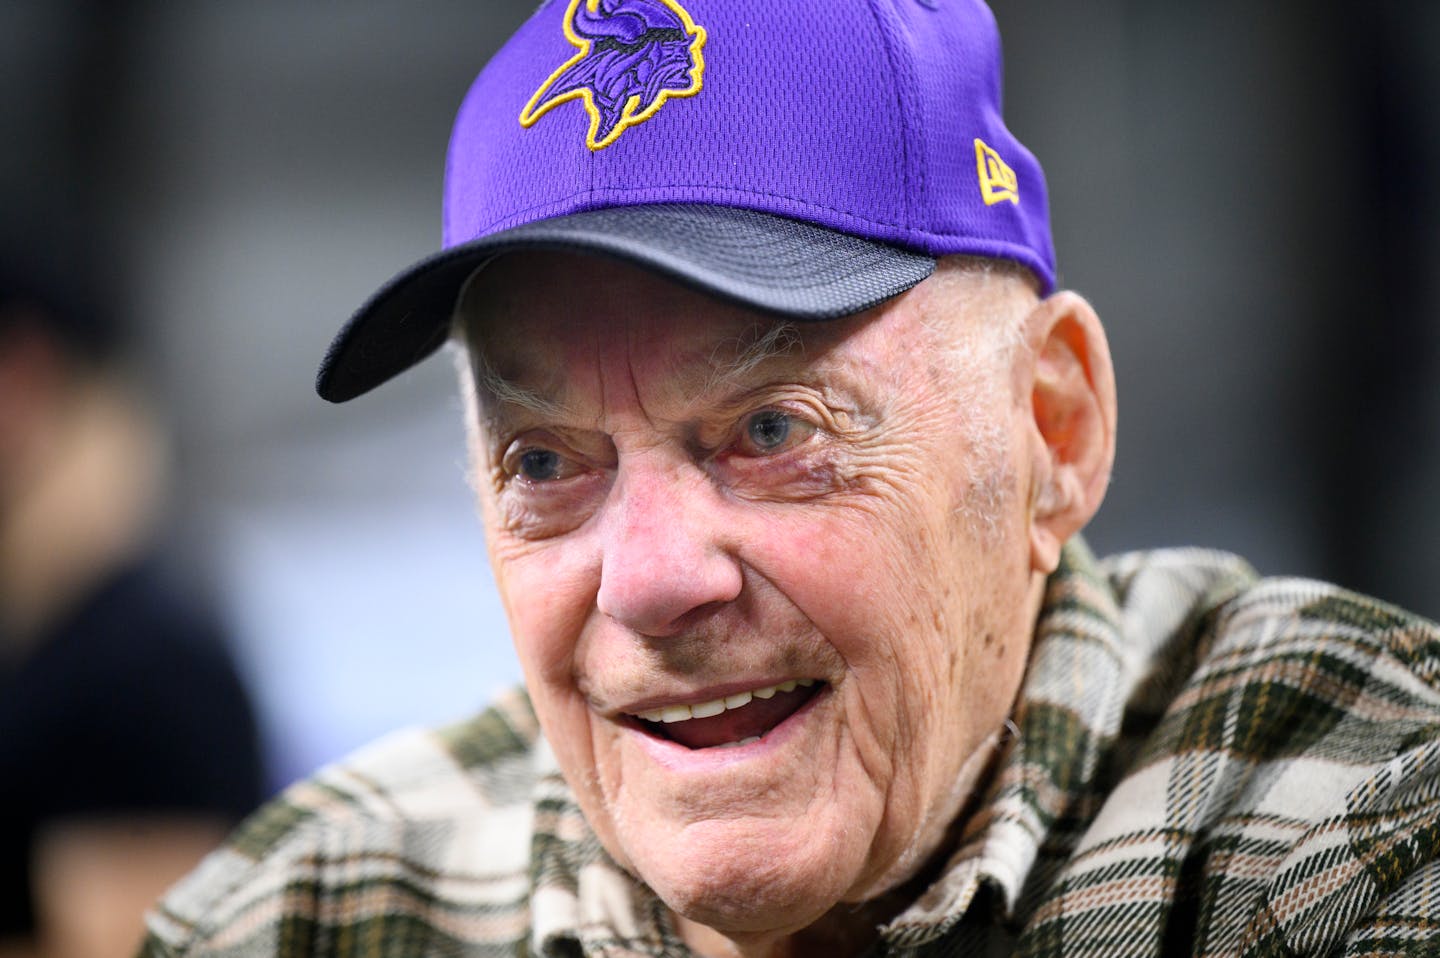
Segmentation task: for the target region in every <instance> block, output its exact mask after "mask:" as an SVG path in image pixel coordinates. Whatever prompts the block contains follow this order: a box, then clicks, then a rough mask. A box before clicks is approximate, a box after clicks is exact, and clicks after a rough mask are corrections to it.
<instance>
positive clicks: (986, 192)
mask: <svg viewBox="0 0 1440 958" xmlns="http://www.w3.org/2000/svg"><path fill="white" fill-rule="evenodd" d="M975 168H976V170H977V171H978V173H979V175H980V196H981V198H982V199H984V200H985V205H986V206H994V205H995V204H996V203H1001V202H1004V201H1005V200H1009V201H1010V202H1011V203H1014V204H1016V205H1017V206H1018V205H1019V204H1020V193H1019V189H1020V184H1019V182H1018V181H1017V180H1016V179H1015V171H1014V170H1012V169H1010V167H1009V166H1007V165H1006V163H1005V161H1004V160H1002V159H1000V154H999V153H996V152H995V151H994V150H992V149H990V147H988V146H986V145H985V141H984V140H982V139H980V138H979V137H976V138H975Z"/></svg>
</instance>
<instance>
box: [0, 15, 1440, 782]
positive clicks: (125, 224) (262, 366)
mask: <svg viewBox="0 0 1440 958" xmlns="http://www.w3.org/2000/svg"><path fill="white" fill-rule="evenodd" d="M534 6H535V4H534V0H468V2H445V0H429V2H426V3H424V4H416V3H413V2H400V0H367V2H358V3H346V4H333V3H319V2H296V0H246V2H244V3H240V2H218V0H217V2H209V3H203V4H199V3H193V4H192V3H186V4H182V3H178V2H158V0H0V141H3V144H4V147H3V149H0V190H3V194H0V210H3V216H4V217H5V219H6V221H7V223H6V225H7V227H12V228H15V229H18V230H19V231H20V232H22V233H28V234H29V235H32V236H35V237H37V240H38V238H41V237H49V236H50V235H59V236H61V237H62V238H69V239H71V240H73V239H74V237H76V236H81V237H84V238H86V240H87V242H88V243H90V244H92V245H93V246H95V247H96V248H98V249H100V250H102V251H103V253H102V255H103V257H104V258H105V260H106V262H108V263H111V264H112V265H114V266H115V267H116V271H117V272H118V274H119V276H120V277H121V281H122V282H121V285H120V287H119V288H118V292H117V293H116V296H115V306H116V309H117V310H120V311H123V312H124V313H125V314H127V315H128V316H129V317H131V319H132V320H133V322H134V323H135V324H137V326H138V328H139V330H140V334H141V343H142V346H143V349H142V351H141V356H142V364H143V378H144V381H145V382H146V383H147V384H148V385H149V386H150V388H151V391H152V393H153V395H154V398H155V400H156V403H157V405H158V407H159V408H160V409H161V410H162V413H163V416H164V418H165V419H166V421H167V424H168V425H169V426H170V427H171V428H172V429H173V435H174V442H173V450H174V458H175V467H176V468H175V473H174V481H173V485H172V493H171V496H170V503H169V505H170V513H169V519H168V521H169V523H170V525H171V527H172V528H171V538H172V540H173V541H175V542H177V543H178V544H179V545H178V547H179V549H180V550H181V553H182V554H183V555H184V556H185V557H186V563H187V565H188V566H189V568H190V569H191V571H192V572H193V573H195V575H196V578H197V580H199V581H203V583H204V585H205V588H206V589H207V591H209V592H210V593H211V594H212V595H213V596H214V597H215V599H216V601H217V603H218V605H219V607H220V609H221V612H222V614H223V616H224V617H225V619H226V621H227V622H228V624H229V628H230V632H231V634H232V637H233V644H234V651H235V653H236V657H237V659H238V664H239V667H240V670H241V673H242V675H243V677H244V678H245V679H246V680H247V681H248V683H249V685H250V687H251V689H252V692H253V695H254V697H255V699H256V704H257V709H258V713H259V717H260V725H261V731H262V734H263V742H264V746H265V754H266V761H267V767H268V776H269V782H270V787H272V788H273V787H275V786H278V785H280V784H282V783H285V782H288V781H290V780H292V779H294V778H295V777H297V776H299V775H302V774H304V773H306V772H308V771H310V770H311V769H313V768H314V767H315V766H316V765H318V764H319V763H322V762H324V761H327V760H329V759H331V758H334V757H336V756H338V755H340V754H342V753H343V752H345V751H348V750H349V749H351V748H353V747H355V746H357V745H359V744H361V743H363V742H365V741H367V740H369V739H372V738H374V737H376V736H377V735H379V734H381V733H383V732H385V731H387V730H389V729H392V728H395V727H397V726H401V725H407V724H413V723H434V722H441V721H445V720H448V719H452V718H456V717H459V716H461V715H463V714H465V713H466V712H468V711H470V710H473V709H475V708H476V707H478V706H480V705H482V704H483V703H484V702H485V701H486V700H487V699H489V698H490V697H491V696H492V695H493V693H494V692H495V691H496V690H497V689H499V688H502V687H504V686H507V685H509V684H511V683H513V682H514V681H516V680H517V678H518V668H517V666H516V665H515V662H514V657H513V653H512V652H511V651H510V648H509V643H508V639H507V637H506V629H505V625H504V622H503V616H502V613H501V609H500V606H499V603H498V600H497V598H496V596H495V594H494V587H493V583H492V581H491V579H490V577H489V573H488V571H487V568H486V561H485V554H484V544H483V541H482V537H481V534H480V530H479V526H478V522H477V521H475V519H474V515H473V508H472V505H471V502H470V496H469V493H468V491H467V489H466V485H465V480H464V451H463V442H462V431H461V424H460V413H459V405H458V402H457V400H456V398H455V396H454V389H453V382H452V372H451V369H450V368H449V365H448V363H446V362H443V361H442V362H433V363H430V364H426V365H425V366H424V367H422V368H421V369H419V370H417V371H415V372H414V373H412V374H410V375H407V376H405V377H403V378H402V379H400V380H398V381H396V382H395V383H393V384H391V385H390V386H388V387H387V388H385V389H383V390H380V391H378V392H376V393H373V394H371V395H368V396H365V397H363V398H361V399H359V400H357V401H355V402H353V403H351V404H348V405H347V406H344V407H332V406H329V405H327V404H325V403H324V402H322V401H320V400H319V399H317V398H316V397H315V396H314V394H313V392H312V387H311V383H312V380H313V374H314V371H315V367H316V365H317V363H318V360H319V358H320V357H321V355H322V354H323V352H324V350H325V347H326V345H327V344H328V342H329V340H330V338H331V336H332V335H333V334H334V332H335V331H336V330H337V329H338V327H339V325H340V324H341V323H342V322H343V320H344V319H345V318H346V317H347V316H348V315H349V313H350V312H351V310H353V309H354V308H355V307H356V306H357V305H358V304H359V303H361V302H362V301H363V300H364V299H365V298H366V296H367V295H368V294H369V293H371V292H372V291H373V290H374V289H375V287H376V286H377V285H378V284H379V283H381V282H382V281H384V280H385V279H387V278H388V277H389V276H390V275H392V274H393V273H394V272H396V271H398V270H399V269H400V268H402V267H404V266H405V265H408V264H409V263H410V262H412V261H413V260H415V259H417V258H419V257H421V256H423V255H425V254H427V253H429V252H431V251H433V250H434V249H435V248H436V247H437V244H438V242H439V204H440V186H441V173H442V165H443V158H444V149H445V144H446V140H447V136H448V132H449V126H450V121H451V118H452V115H453V111H454V109H455V108H456V106H458V104H459V102H460V99H461V97H462V96H463V94H464V92H465V90H466V88H467V86H468V84H469V82H470V80H471V79H472V78H473V76H474V74H475V72H476V71H477V70H478V69H479V67H480V66H481V65H482V64H483V63H484V62H485V61H486V59H487V58H488V57H489V56H490V54H491V53H492V52H493V51H494V50H495V48H496V47H497V46H498V44H499V42H500V40H501V39H502V38H503V36H504V35H505V34H506V33H508V31H509V30H510V29H512V28H513V27H514V26H515V25H517V24H518V23H519V22H520V21H521V20H522V19H523V18H524V17H525V16H527V15H528V14H529V13H530V12H531V10H533V8H534ZM994 9H995V12H996V16H997V18H998V20H999V21H1000V25H1001V31H1002V34H1003V35H1004V36H1005V40H1006V59H1007V112H1008V116H1009V120H1010V125H1011V127H1012V128H1013V129H1014V130H1015V131H1016V132H1017V133H1018V134H1019V135H1020V137H1021V138H1022V140H1024V141H1026V142H1027V143H1028V144H1029V145H1030V146H1031V148H1032V149H1033V150H1034V151H1035V152H1036V153H1037V154H1038V155H1039V156H1040V158H1041V160H1042V162H1043V163H1044V165H1045V167H1046V171H1047V174H1048V178H1049V181H1050V190H1051V202H1052V208H1053V216H1054V229H1055V239H1056V246H1057V250H1058V254H1059V262H1060V268H1061V273H1062V279H1063V282H1064V284H1065V285H1068V286H1071V287H1073V288H1076V289H1078V290H1080V291H1081V292H1082V293H1084V294H1085V295H1086V296H1087V297H1089V298H1090V299H1091V301H1092V302H1093V303H1094V304H1095V305H1096V307H1097V309H1098V311H1099V312H1100V314H1101V316H1102V318H1103V319H1104V320H1105V322H1106V325H1107V328H1108V330H1109V332H1110V335H1111V338H1112V348H1113V351H1114V355H1115V361H1116V365H1117V368H1118V375H1119V385H1120V393H1121V410H1122V412H1121V444H1120V453H1119V460H1118V463H1117V467H1116V472H1115V479H1114V483H1113V486H1112V488H1111V490H1110V496H1109V499H1108V501H1107V504H1106V506H1105V507H1104V509H1103V510H1102V512H1101V516H1100V518H1099V519H1098V520H1097V521H1096V522H1095V523H1094V524H1093V526H1092V528H1091V530H1090V532H1089V533H1088V536H1089V538H1090V541H1091V544H1092V545H1093V546H1094V547H1095V548H1096V549H1097V550H1098V551H1114V550H1118V549H1126V548H1135V547H1143V546H1158V545H1167V544H1177V543H1186V544H1203V545H1208V546H1215V547H1219V548H1224V549H1229V550H1233V551H1236V552H1239V553H1242V554H1244V555H1245V556H1247V557H1248V558H1249V559H1250V560H1251V561H1252V562H1253V563H1254V564H1255V565H1256V566H1257V567H1258V568H1259V569H1260V570H1261V571H1262V572H1266V573H1277V574H1278V573H1295V574H1305V575H1312V576H1319V577H1324V578H1328V579H1334V580H1337V581H1340V582H1342V583H1344V584H1346V585H1350V586H1353V587H1356V588H1359V589H1362V590H1365V591H1369V592H1372V593H1375V594H1377V595H1379V596H1381V597H1382V598H1385V599H1388V600H1391V601H1394V602H1398V603H1400V604H1403V605H1406V606H1409V607H1412V608H1414V609H1416V610H1418V611H1421V612H1423V613H1425V614H1427V615H1430V616H1432V617H1434V616H1437V615H1440V588H1437V584H1440V505H1437V493H1440V443H1437V441H1436V440H1437V438H1440V389H1437V388H1436V386H1435V383H1434V380H1435V378H1436V376H1437V374H1440V323H1437V321H1436V315H1435V313H1436V311H1435V304H1436V302H1437V297H1440V279H1437V277H1440V270H1437V266H1440V232H1437V230H1440V209H1437V206H1440V199H1437V186H1436V179H1437V176H1436V174H1437V171H1440V57H1436V56H1435V53H1434V51H1435V49H1437V44H1440V4H1436V3H1433V2H1432V0H1412V2H1384V0H1378V2H1375V3H1370V4H1365V5H1355V4H1340V3H1338V2H1337V3H1330V2H1316V0H1276V2H1270V3H1255V2H1253V0H1248V2H1241V0H1215V2H1210V3H1204V4H1171V3H1160V2H1158V0H1156V2H1139V0H1129V2H1126V0H1093V2H1088V3H1085V4H1076V3H1073V2H1067V0H995V3H994ZM1362 10H1363V13H1362V12H1361V11H1362Z"/></svg>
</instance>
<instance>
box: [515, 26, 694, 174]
mask: <svg viewBox="0 0 1440 958" xmlns="http://www.w3.org/2000/svg"><path fill="white" fill-rule="evenodd" d="M565 37H566V39H568V40H569V41H570V42H571V43H573V44H574V45H575V46H577V47H579V48H580V52H579V53H577V54H575V55H574V56H573V57H571V58H570V59H569V60H567V61H565V63H564V64H562V65H561V66H560V68H559V69H557V70H556V71H555V72H554V73H552V74H550V77H549V79H547V80H546V81H545V82H544V83H542V84H540V89H538V90H536V91H535V95H534V96H532V97H531V98H530V102H529V103H527V104H525V109H524V110H522V111H520V123H521V125H522V126H525V127H529V126H531V125H533V124H534V123H535V121H536V120H538V119H540V117H542V116H544V115H545V114H546V113H547V112H549V111H550V109H551V108H552V107H554V106H558V105H559V104H561V103H565V102H566V101H568V100H579V101H581V102H582V103H584V104H585V111H586V112H587V113H589V114H590V132H589V133H588V134H587V135H586V137H585V143H586V145H587V146H589V147H590V149H592V150H600V149H603V148H605V147H607V146H609V145H610V144H611V143H614V142H615V141H616V140H617V139H619V138H620V134H621V133H624V132H625V131H626V130H628V129H629V128H630V127H632V126H635V125H636V124H637V123H644V122H645V121H646V120H648V119H650V118H651V117H652V116H654V115H655V114H656V112H657V111H659V109H660V107H662V106H664V105H665V101H666V100H668V99H670V98H671V97H682V96H694V95H695V94H696V93H698V92H700V82H701V78H702V76H703V74H704V72H705V58H704V57H703V56H702V55H701V53H700V50H701V48H702V47H704V46H705V28H704V27H700V26H696V25H695V22H694V21H693V20H691V19H690V14H689V13H687V12H685V10H684V9H682V8H681V6H680V4H679V3H677V2H676V0H570V6H569V8H568V9H567V10H566V11H565Z"/></svg>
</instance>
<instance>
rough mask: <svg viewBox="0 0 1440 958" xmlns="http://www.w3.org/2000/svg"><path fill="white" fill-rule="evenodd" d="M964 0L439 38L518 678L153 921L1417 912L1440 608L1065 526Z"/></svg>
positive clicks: (394, 923) (449, 922)
mask: <svg viewBox="0 0 1440 958" xmlns="http://www.w3.org/2000/svg"><path fill="white" fill-rule="evenodd" d="M999 57H1000V54H999V42H998V37H997V36H996V32H995V28H994V23H993V21H992V19H991V17H990V14H989V12H988V11H987V10H986V9H985V8H984V7H983V6H982V5H981V4H980V3H979V2H978V0H869V2H865V0H848V2H840V3H837V2H835V0H826V2H820V0H793V2H787V3H782V4H768V5H763V6H756V5H753V4H742V3H739V2H735V0H568V2H563V0H554V2H550V3H547V4H545V5H543V6H542V7H541V9H540V10H539V11H538V12H537V13H536V15H535V16H534V17H533V18H532V19H531V20H530V22H529V23H527V24H526V25H525V26H524V27H523V28H522V29H521V30H520V32H519V33H518V34H517V35H516V36H515V37H514V38H513V39H512V40H511V41H510V43H509V44H508V45H507V46H506V47H505V48H504V49H503V50H502V51H501V52H500V53H499V54H498V55H497V56H496V57H495V59H494V60H493V61H492V62H491V63H490V64H489V65H488V66H487V67H486V69H485V70H484V71H483V72H482V73H481V75H480V77H479V78H478V79H477V81H476V83H475V85H474V86H473V88H472V89H471V91H470V94H469V96H468V97H467V99H466V100H465V103H464V105H463V106H462V108H461V110H460V114H459V117H458V119H457V122H456V126H455V131H454V135H453V137H452V140H451V144H450V154H449V164H448V167H447V184H446V196H445V246H446V248H445V250H444V251H443V252H441V253H439V254H437V255H436V256H434V257H432V258H431V259H429V260H426V261H424V262H422V263H420V264H418V265H416V266H414V267H412V268H411V269H410V270H408V271H406V272H405V273H403V274H402V275H401V276H399V277H398V278H397V279H395V280H393V281H392V282H391V283H390V284H389V285H387V286H386V287H384V288H383V289H382V290H381V291H380V292H379V293H378V294H376V296H375V297H374V298H373V299H372V300H371V301H370V302H369V303H368V304H366V305H365V306H364V307H363V308H362V309H361V310H360V312H359V313H358V314H357V315H356V317H355V318H354V319H353V320H352V322H351V324H350V325H349V326H348V327H347V328H346V329H345V330H344V331H343V332H342V333H341V335H340V336H339V338H338V339H337V340H336V342H335V344H334V345H333V346H332V348H331V351H330V354H329V355H328V356H327V358H326V360H325V364H324V366H323V368H322V370H321V375H320V380H319V389H320V393H321V395H323V396H324V397H326V398H327V399H331V400H334V401H343V400H345V399H348V398H350V397H352V396H355V395H358V394H359V393H361V392H364V391H365V390H367V389H370V388H372V387H373V386H376V385H378V384H379V383H381V382H383V381H384V380H386V379H388V378H389V377H391V376H393V375H395V374H397V373H399V372H400V371H402V370H404V369H405V368H407V367H409V366H410V365H412V364H414V363H415V362H418V361H419V360H421V359H422V358H424V357H425V356H427V355H429V354H430V353H432V352H433V351H435V350H436V349H437V348H438V347H439V346H440V345H441V344H442V343H444V342H445V341H446V340H447V339H453V340H454V341H456V342H458V343H460V344H461V348H460V349H459V350H458V352H457V355H458V356H459V357H460V362H459V369H460V378H461V384H462V391H463V393H464V396H465V397H466V400H467V403H468V414H467V422H468V424H469V428H470V433H471V437H472V456H473V462H474V482H475V485H476V490H477V494H478V496H479V500H480V504H481V511H482V513H483V517H484V525H485V532H486V536H487V542H488V545H489V550H490V556H491V561H492V564H493V566H494V569H495V574H496V579H497V582H498V584H499V587H500V591H501V594H502V595H503V597H504V600H505V604H506V609H507V612H508V614H509V619H510V625H511V630H512V634H513V639H514V642H515V646H516V649H517V651H518V653H519V657H520V661H521V664H522V667H523V669H524V674H525V677H526V688H525V691H524V693H517V694H516V695H515V696H514V697H512V698H510V699H507V700H505V701H501V702H499V703H497V704H496V705H495V706H494V707H493V708H492V709H491V710H490V711H488V712H486V713H485V714H484V715H482V716H480V717H479V718H477V719H475V720H474V721H473V722H470V723H468V724H465V725H462V726H459V727H456V728H451V729H447V730H444V731H440V732H436V733H429V734H407V735H402V736H400V737H398V738H394V739H390V740H388V741H386V742H384V743H381V744H379V745H377V746H375V747H373V748H372V749H370V750H367V751H365V752H363V753H361V754H360V755H357V756H355V757H353V758H352V759H350V760H347V761H345V762H342V763H340V764H338V765H336V766H334V767H333V768H331V769H328V770H326V771H324V772H322V773H320V774H319V775H318V776H317V777H316V778H315V779H313V780H311V781H308V782H303V783H301V784H299V785H297V786H295V787H294V788H292V789H291V790H290V791H289V792H288V793H287V794H286V795H285V796H283V797H282V798H281V799H280V800H278V801H277V802H276V803H275V804H273V805H272V806H271V807H270V808H269V809H268V810H267V811H265V812H262V813H261V815H260V816H259V817H257V818H256V819H254V820H252V822H251V823H250V824H249V825H248V827H246V828H245V829H243V830H242V831H241V832H240V834H239V835H238V836H237V837H236V838H235V839H233V841H232V842H231V844H230V846H229V847H228V848H227V849H226V850H224V851H222V852H220V853H218V854H217V855H215V856H213V857H212V858H211V859H210V860H209V861H208V863H207V864H206V865H205V866H204V867H203V868H202V869H201V870H200V871H199V872H198V873H197V874H196V875H194V876H193V877H192V878H191V879H190V880H188V881H187V882H186V883H185V884H183V885H182V886H181V887H180V888H178V889H177V890H176V891H175V892H173V893H172V895H171V896H170V897H169V898H168V899H167V900H166V901H165V902H164V903H163V904H162V905H161V906H160V908H159V909H158V910H157V911H156V913H155V914H154V915H153V916H152V920H151V929H152V937H151V940H150V942H149V945H148V949H149V952H150V953H151V954H156V955H176V956H178V955H186V956H201V955H206V956H210V955H214V956H220V955H227V956H229V955H271V954H279V955H285V956H299V955H312V954H314V955H322V954H323V955H355V956H381V955H385V956H420V955H462V954H463V955H490V954H546V955H577V954H594V955H684V954H691V953H694V954H700V955H707V956H720V955H754V956H761V955H783V954H820V955H855V954H860V953H863V952H866V951H870V952H872V953H874V954H917V955H930V954H935V955H951V954H985V955H990V954H1009V953H1012V952H1013V953H1020V954H1026V955H1051V954H1064V955H1104V956H1111V955H1157V956H1158V955H1173V954H1196V955H1232V954H1286V955H1291V954H1316V955H1319V954H1342V953H1343V954H1354V955H1361V954H1366V955H1368V954H1380V953H1385V954H1392V953H1402V954H1416V955H1418V954H1433V953H1435V952H1434V950H1433V949H1435V948H1440V941H1436V942H1434V943H1430V944H1427V938H1429V936H1431V935H1432V934H1433V933H1434V931H1435V929H1436V927H1437V926H1436V924H1435V922H1434V919H1433V915H1434V914H1435V913H1436V910H1437V908H1440V866H1437V864H1436V860H1435V859H1436V851H1437V830H1440V778H1437V775H1436V767H1437V766H1436V763H1437V760H1440V753H1437V748H1440V745H1437V741H1440V735H1437V732H1440V668H1437V662H1440V659H1437V651H1440V633H1437V631H1436V629H1435V627H1434V626H1432V625H1430V624H1428V623H1425V622H1423V621H1421V620H1419V619H1415V618H1412V617H1409V616H1407V615H1405V614H1404V613H1401V612H1399V611H1397V610H1394V609H1391V608H1388V607H1384V606H1382V605H1380V604H1378V603H1375V602H1373V601H1370V600H1367V599H1364V598H1362V597H1358V596H1355V595H1352V594H1349V593H1346V592H1343V591H1341V590H1339V589H1336V588H1333V587H1329V586H1324V585H1319V584H1315V583H1301V582H1293V581H1291V582H1286V581H1279V582H1264V583H1256V582H1255V580H1254V576H1253V574H1252V573H1251V572H1250V570H1249V569H1248V567H1247V566H1245V564H1244V563H1242V562H1240V561H1239V560H1237V559H1234V558H1231V557H1227V556H1224V555H1219V554H1214V553H1206V552H1199V551H1178V552H1169V553H1160V554H1149V555H1132V556H1126V557H1120V558H1117V559H1112V560H1108V561H1106V562H1104V563H1097V561H1096V560H1095V559H1094V558H1093V557H1092V556H1091V555H1090V554H1089V553H1088V552H1087V551H1086V549H1085V547H1084V545H1083V544H1082V543H1081V542H1080V541H1079V540H1078V539H1077V538H1076V537H1075V534H1076V532H1077V531H1078V530H1079V529H1080V528H1081V527H1082V526H1083V525H1084V524H1085V522H1086V521H1087V520H1088V519H1089V518H1090V516H1091V515H1092V514H1093V513H1094V511H1095V510H1096V508H1097V507H1098V506H1099V504H1100V500H1101V498H1102V496H1103V494H1104V490H1105V486H1106V481H1107V478H1108V475H1109V470H1110V464H1111V459H1112V456H1113V452H1114V444H1115V422H1116V412H1115V391H1114V384H1113V380H1112V372H1111V365H1110V359H1109V355H1108V352H1107V347H1106V344H1105V338H1104V333H1103V331H1102V329H1101V326H1100V323H1099V321H1098V319H1097V318H1096V315H1095V313H1094V311H1093V310H1092V309H1091V308H1090V306H1089V305H1088V304H1087V303H1086V302H1085V301H1084V300H1082V299H1081V298H1080V297H1078V296H1076V295H1074V294H1072V293H1067V292H1055V291H1054V288H1053V287H1054V275H1055V272H1054V262H1053V259H1054V258H1053V254H1052V250H1051V245H1050V239H1049V229H1048V223H1047V220H1046V215H1047V214H1046V198H1045V188H1044V182H1043V179H1042V176H1041V172H1040V168H1039V166H1038V165H1037V164H1036V162H1035V160H1034V159H1033V157H1031V156H1030V154H1029V153H1028V152H1027V151H1026V150H1025V149H1024V148H1023V147H1022V146H1021V145H1020V144H1019V143H1018V142H1017V141H1016V140H1015V138H1014V137H1013V136H1012V135H1011V134H1010V132H1009V131H1008V130H1007V129H1006V127H1005V126H1004V124H1003V121H1002V119H1001V113H1000V102H999V88H1000V82H999Z"/></svg>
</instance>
